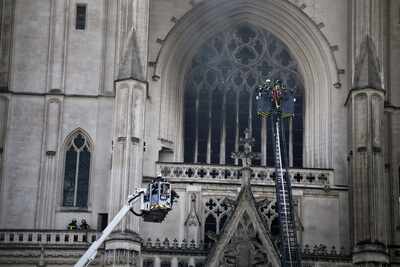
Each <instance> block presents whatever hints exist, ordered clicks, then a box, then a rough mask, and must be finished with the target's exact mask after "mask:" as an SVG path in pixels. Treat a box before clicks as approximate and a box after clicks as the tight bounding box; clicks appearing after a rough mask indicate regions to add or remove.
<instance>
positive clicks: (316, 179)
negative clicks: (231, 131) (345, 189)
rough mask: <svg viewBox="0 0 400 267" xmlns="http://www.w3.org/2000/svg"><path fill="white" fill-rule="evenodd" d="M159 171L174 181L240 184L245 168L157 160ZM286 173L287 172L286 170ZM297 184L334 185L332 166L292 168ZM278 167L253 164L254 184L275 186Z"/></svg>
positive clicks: (291, 177) (293, 177)
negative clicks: (328, 167) (255, 165)
mask: <svg viewBox="0 0 400 267" xmlns="http://www.w3.org/2000/svg"><path fill="white" fill-rule="evenodd" d="M157 171H158V173H161V174H162V175H163V176H164V177H166V178H168V179H170V180H171V181H182V182H184V181H187V182H193V181H196V182H205V183H207V182H208V183H224V182H229V183H240V178H241V175H242V173H241V167H240V166H226V165H203V164H186V163H163V162H158V163H157ZM284 172H286V171H285V170H284ZM289 176H290V179H291V182H292V185H293V186H317V187H326V186H331V185H333V184H334V171H333V170H332V169H294V168H291V169H289ZM275 177H276V173H275V169H274V168H269V167H268V168H265V167H252V175H251V183H252V184H260V185H261V184H266V185H274V183H275V182H274V181H275Z"/></svg>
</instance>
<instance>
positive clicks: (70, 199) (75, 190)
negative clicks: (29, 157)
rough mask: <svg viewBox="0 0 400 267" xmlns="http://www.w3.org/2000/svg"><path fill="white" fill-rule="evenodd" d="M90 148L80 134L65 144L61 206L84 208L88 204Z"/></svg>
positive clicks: (86, 140)
mask: <svg viewBox="0 0 400 267" xmlns="http://www.w3.org/2000/svg"><path fill="white" fill-rule="evenodd" d="M90 162H91V146H90V143H89V140H88V138H87V137H86V136H85V135H84V134H83V133H81V132H77V133H75V134H74V135H73V136H72V137H71V138H69V141H68V142H67V144H66V150H65V165H64V187H63V206H65V207H80V208H86V207H87V204H88V192H89V175H90Z"/></svg>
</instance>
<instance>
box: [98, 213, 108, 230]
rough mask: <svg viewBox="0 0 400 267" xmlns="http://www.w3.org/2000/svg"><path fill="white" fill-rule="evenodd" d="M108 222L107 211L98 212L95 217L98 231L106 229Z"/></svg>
mask: <svg viewBox="0 0 400 267" xmlns="http://www.w3.org/2000/svg"><path fill="white" fill-rule="evenodd" d="M107 224H108V213H99V217H98V219H97V229H98V230H99V231H103V230H104V229H106V227H107Z"/></svg>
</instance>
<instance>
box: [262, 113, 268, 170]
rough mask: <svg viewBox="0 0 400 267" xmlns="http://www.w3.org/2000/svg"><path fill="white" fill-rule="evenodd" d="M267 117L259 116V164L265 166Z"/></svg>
mask: <svg viewBox="0 0 400 267" xmlns="http://www.w3.org/2000/svg"><path fill="white" fill-rule="evenodd" d="M267 135H268V133H267V118H265V117H262V118H261V157H262V158H261V165H263V166H267V137H268V136H267Z"/></svg>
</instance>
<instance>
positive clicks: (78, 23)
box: [75, 4, 86, 30]
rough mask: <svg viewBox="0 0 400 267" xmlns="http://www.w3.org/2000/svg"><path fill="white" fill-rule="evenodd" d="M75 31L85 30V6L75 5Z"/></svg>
mask: <svg viewBox="0 0 400 267" xmlns="http://www.w3.org/2000/svg"><path fill="white" fill-rule="evenodd" d="M75 29H77V30H85V29H86V4H77V5H76V20H75Z"/></svg>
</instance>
